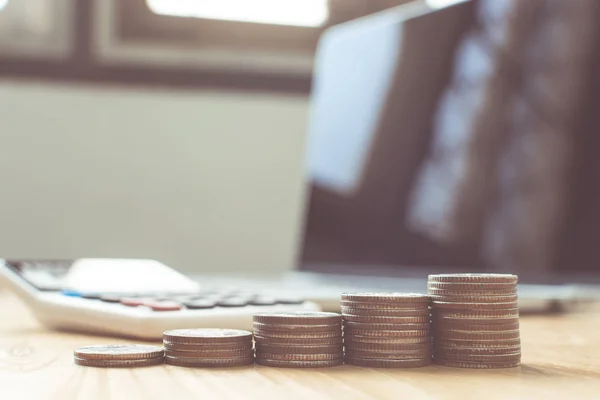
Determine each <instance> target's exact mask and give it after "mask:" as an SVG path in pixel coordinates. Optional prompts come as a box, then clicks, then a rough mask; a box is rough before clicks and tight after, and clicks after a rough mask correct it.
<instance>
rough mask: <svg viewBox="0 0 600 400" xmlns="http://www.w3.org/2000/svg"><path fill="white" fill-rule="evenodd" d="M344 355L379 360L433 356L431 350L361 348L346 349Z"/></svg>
mask: <svg viewBox="0 0 600 400" xmlns="http://www.w3.org/2000/svg"><path fill="white" fill-rule="evenodd" d="M345 354H346V357H357V358H376V359H379V360H384V359H385V360H390V359H392V360H406V359H409V360H416V359H421V358H431V357H433V350H424V351H423V350H421V351H395V352H377V353H375V352H371V351H362V350H352V349H346V352H345Z"/></svg>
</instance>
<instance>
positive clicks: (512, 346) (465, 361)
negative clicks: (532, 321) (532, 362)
mask: <svg viewBox="0 0 600 400" xmlns="http://www.w3.org/2000/svg"><path fill="white" fill-rule="evenodd" d="M517 279H518V278H517V276H516V275H508V274H448V275H429V282H428V291H429V295H430V296H431V299H432V322H433V337H434V360H435V363H436V364H439V365H445V366H448V367H460V368H509V367H516V366H518V365H519V364H520V361H521V339H520V334H519V309H518V308H517Z"/></svg>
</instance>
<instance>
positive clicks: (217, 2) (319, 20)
mask: <svg viewBox="0 0 600 400" xmlns="http://www.w3.org/2000/svg"><path fill="white" fill-rule="evenodd" d="M2 1H3V0H0V2H2ZM147 3H148V7H149V8H150V9H151V10H152V11H153V12H154V13H156V14H163V15H173V16H179V17H197V18H209V19H218V20H228V21H241V22H254V23H262V24H276V25H294V26H307V27H318V26H321V25H323V23H325V22H326V21H327V19H328V18H329V7H328V4H327V0H147Z"/></svg>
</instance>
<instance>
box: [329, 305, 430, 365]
mask: <svg viewBox="0 0 600 400" xmlns="http://www.w3.org/2000/svg"><path fill="white" fill-rule="evenodd" d="M341 303H342V304H341V305H342V318H343V320H344V349H345V353H344V359H345V362H346V364H351V365H356V366H362V367H381V368H413V367H424V366H427V365H430V364H431V362H432V346H431V330H430V317H431V315H430V309H429V296H427V295H424V294H412V293H356V294H343V295H342V301H341Z"/></svg>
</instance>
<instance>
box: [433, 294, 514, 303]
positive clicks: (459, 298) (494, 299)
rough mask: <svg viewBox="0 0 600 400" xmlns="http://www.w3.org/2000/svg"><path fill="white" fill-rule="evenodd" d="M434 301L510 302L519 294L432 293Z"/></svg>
mask: <svg viewBox="0 0 600 400" xmlns="http://www.w3.org/2000/svg"><path fill="white" fill-rule="evenodd" d="M431 300H432V301H438V302H439V301H443V302H447V303H450V302H457V303H486V304H487V303H510V302H515V301H517V295H516V294H515V295H509V296H467V295H464V296H463V295H460V296H435V295H431Z"/></svg>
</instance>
